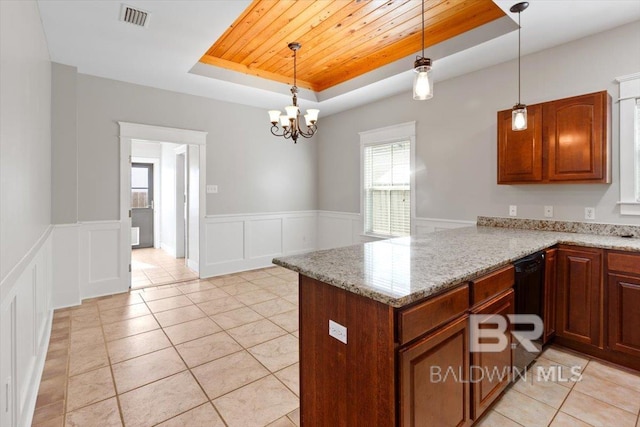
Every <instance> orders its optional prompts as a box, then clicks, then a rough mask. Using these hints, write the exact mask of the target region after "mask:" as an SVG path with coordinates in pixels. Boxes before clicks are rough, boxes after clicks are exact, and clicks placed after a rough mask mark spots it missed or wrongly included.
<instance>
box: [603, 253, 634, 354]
mask: <svg viewBox="0 0 640 427" xmlns="http://www.w3.org/2000/svg"><path fill="white" fill-rule="evenodd" d="M607 264H608V274H607V282H608V294H607V296H608V307H607V308H608V317H607V318H608V322H609V327H608V345H609V349H610V350H611V351H613V352H619V353H623V354H627V355H631V356H635V357H636V358H640V254H638V255H635V254H625V253H619V252H611V251H610V252H608V254H607Z"/></svg>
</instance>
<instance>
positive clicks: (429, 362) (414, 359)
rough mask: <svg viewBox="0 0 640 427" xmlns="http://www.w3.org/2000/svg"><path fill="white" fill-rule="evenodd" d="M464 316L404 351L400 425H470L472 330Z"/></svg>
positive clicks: (401, 351)
mask: <svg viewBox="0 0 640 427" xmlns="http://www.w3.org/2000/svg"><path fill="white" fill-rule="evenodd" d="M467 323H468V316H463V317H461V318H459V319H458V320H455V321H454V322H451V323H450V324H448V325H447V326H445V327H443V328H440V329H438V331H437V332H435V333H433V334H431V335H429V336H427V337H425V338H423V339H421V340H419V341H418V342H416V343H414V344H411V345H409V346H407V347H406V348H404V349H402V350H400V354H399V359H400V425H401V426H407V427H409V426H411V427H429V426H456V427H460V426H468V425H470V424H471V419H470V414H469V332H468V326H467Z"/></svg>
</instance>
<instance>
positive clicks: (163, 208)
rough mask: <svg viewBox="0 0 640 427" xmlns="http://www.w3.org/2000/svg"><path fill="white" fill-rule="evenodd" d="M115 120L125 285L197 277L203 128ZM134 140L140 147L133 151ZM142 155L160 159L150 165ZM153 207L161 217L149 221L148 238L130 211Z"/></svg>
mask: <svg viewBox="0 0 640 427" xmlns="http://www.w3.org/2000/svg"><path fill="white" fill-rule="evenodd" d="M119 125H120V144H121V152H120V154H121V155H120V158H121V169H120V170H121V174H120V177H121V185H120V187H121V193H120V195H121V197H120V200H121V205H120V208H121V210H120V211H121V217H120V221H121V230H122V231H121V241H122V242H123V245H122V262H123V265H124V266H126V269H127V271H124V272H123V276H122V277H123V285H124V284H126V287H127V288H131V287H144V286H156V285H159V284H165V283H172V282H177V281H185V280H192V279H195V278H198V277H199V257H200V245H201V243H202V239H201V238H200V233H199V230H201V229H202V226H203V224H204V217H205V204H204V195H205V193H204V187H205V185H204V183H205V173H206V145H205V144H206V135H207V133H206V132H200V131H188V130H183V129H172V128H163V127H158V126H148V125H140V124H134V123H124V122H119ZM136 145H137V146H140V147H141V148H140V150H134V152H133V153H132V147H134V146H136ZM132 154H133V157H132ZM144 157H154V158H156V161H157V162H159V163H157V164H155V165H149V164H147V163H148V162H147V161H145V160H146V159H144V160H142V158H144ZM144 177H146V180H145V178H144ZM153 181H155V183H156V184H152V182H153ZM138 193H139V194H138ZM145 196H146V199H145ZM136 197H137V198H136ZM200 200H202V203H201V202H200ZM143 209H147V211H144V210H143ZM154 210H155V212H156V215H160V219H157V220H156V222H155V227H153V226H152V227H151V235H152V236H153V235H154V234H155V237H151V239H150V240H149V239H147V238H146V237H144V235H145V233H147V234H146V235H147V237H148V236H149V234H148V230H149V227H147V231H145V229H144V228H145V226H144V224H145V223H144V221H145V220H144V219H141V218H134V217H136V216H137V217H140V216H143V215H144V214H147V217H148V213H149V211H151V212H153V211H154ZM136 211H137V212H136ZM151 216H153V214H152V215H151ZM150 223H151V224H153V221H150ZM135 228H139V229H140V230H139V231H140V234H141V236H140V241H138V242H135V241H133V240H134V237H135V233H132V231H133V230H135ZM154 228H155V230H154ZM154 231H155V232H154ZM132 241H133V243H138V245H134V246H133V248H136V247H139V248H141V249H135V253H136V255H135V259H133V258H132V246H131V243H132ZM154 246H155V249H154ZM133 264H136V267H137V269H133V268H132V267H133ZM132 270H133V271H132ZM132 279H133V280H132ZM134 282H135V283H134ZM132 285H134V286H132Z"/></svg>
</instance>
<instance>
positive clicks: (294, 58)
mask: <svg viewBox="0 0 640 427" xmlns="http://www.w3.org/2000/svg"><path fill="white" fill-rule="evenodd" d="M297 53H298V51H297V50H294V51H293V85H294V86H296V80H297V76H296V74H297V73H296V68H297V66H296V58H297Z"/></svg>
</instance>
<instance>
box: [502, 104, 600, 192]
mask: <svg viewBox="0 0 640 427" xmlns="http://www.w3.org/2000/svg"><path fill="white" fill-rule="evenodd" d="M527 110H528V116H529V117H528V126H527V129H526V130H524V131H513V130H511V110H505V111H500V112H498V184H553V183H565V184H567V183H601V184H602V183H605V184H606V183H609V182H611V167H610V165H611V154H610V141H609V140H610V138H609V124H610V111H611V97H610V96H609V95H608V94H607V92H606V91H602V92H596V93H591V94H588V95H581V96H574V97H571V98H565V99H559V100H557V101H551V102H545V103H542V104H535V105H530V106H528V107H527Z"/></svg>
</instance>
